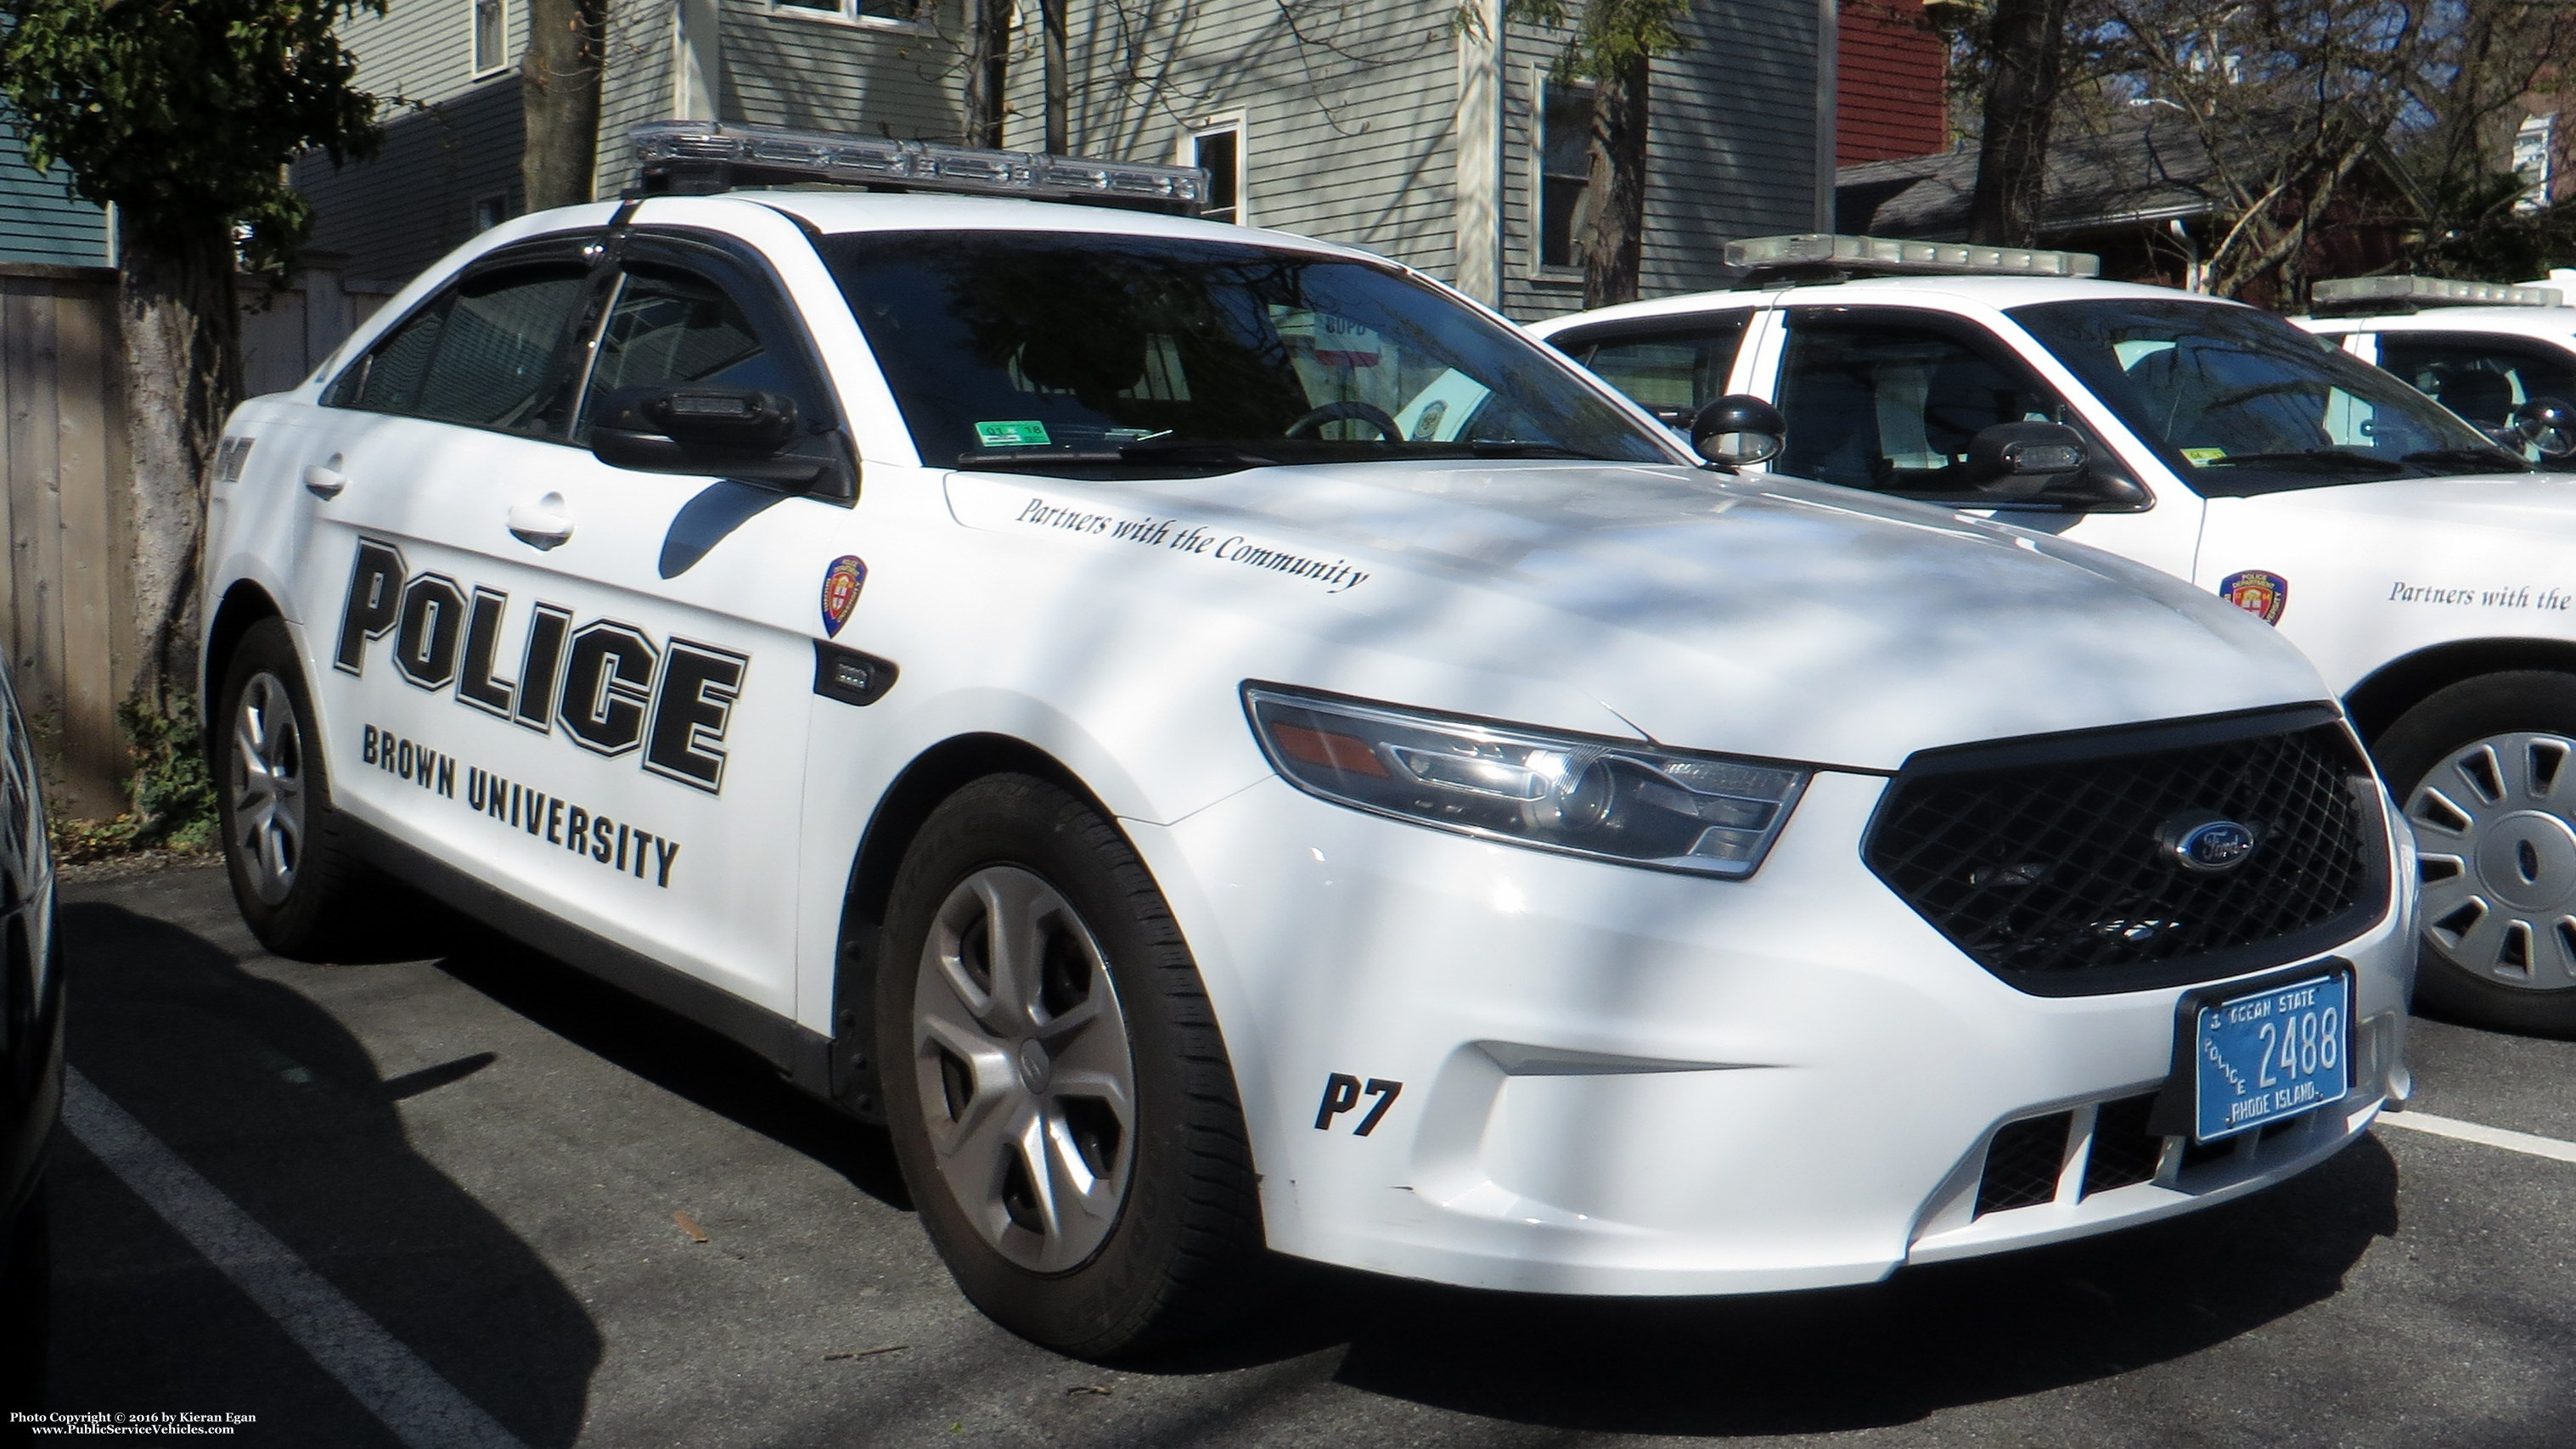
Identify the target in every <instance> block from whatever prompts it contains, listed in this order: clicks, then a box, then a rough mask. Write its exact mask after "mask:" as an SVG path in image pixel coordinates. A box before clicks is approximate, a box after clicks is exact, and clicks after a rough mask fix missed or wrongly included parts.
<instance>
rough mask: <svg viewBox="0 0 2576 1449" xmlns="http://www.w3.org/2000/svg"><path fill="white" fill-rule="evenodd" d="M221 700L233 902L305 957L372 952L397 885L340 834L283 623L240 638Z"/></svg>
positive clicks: (224, 819)
mask: <svg viewBox="0 0 2576 1449" xmlns="http://www.w3.org/2000/svg"><path fill="white" fill-rule="evenodd" d="M217 700H218V706H217V712H216V715H215V718H214V719H213V720H212V721H210V725H211V729H210V730H209V733H210V735H211V736H212V739H213V742H214V745H215V750H214V767H215V768H214V774H215V790H216V798H215V805H216V810H217V812H218V815H219V824H220V825H221V828H222V830H223V840H224V866H225V870H226V873H227V874H229V875H230V876H231V878H232V886H233V900H234V903H235V904H237V905H238V906H240V908H241V913H242V919H243V920H244V921H245V922H247V923H248V924H249V926H250V929H251V934H252V935H254V936H257V937H258V938H259V940H260V944H261V945H264V946H266V947H267V948H268V949H270V950H271V951H274V952H276V953H277V954H278V955H280V956H288V957H293V958H296V959H299V960H306V961H323V960H333V959H347V958H348V957H349V956H351V955H353V954H357V953H361V952H365V951H367V950H369V949H370V948H371V947H372V946H373V945H374V944H375V943H376V942H377V941H378V939H379V938H380V937H381V936H383V935H384V934H385V929H386V923H387V921H388V919H389V915H390V913H389V912H388V909H387V908H388V907H389V906H392V905H395V904H397V895H396V892H395V891H394V889H393V887H392V885H391V883H390V882H388V881H386V880H385V879H384V877H382V876H381V875H379V874H377V873H376V872H375V871H374V870H373V869H372V868H370V867H369V866H367V865H366V864H365V863H364V862H363V861H361V860H359V859H358V858H357V854H356V852H355V850H354V848H353V847H352V845H351V843H350V842H348V841H347V840H346V839H345V837H344V835H343V831H342V826H341V821H340V815H339V812H338V811H336V810H334V809H333V808H332V806H331V782H330V775H329V772H328V770H327V769H326V768H325V767H324V765H323V762H322V740H321V736H320V735H319V734H318V733H317V732H316V731H315V729H314V727H313V707H312V703H311V701H310V700H309V699H308V698H307V696H306V694H305V687H304V671H303V668H302V667H301V665H300V664H299V663H298V662H297V660H296V657H295V646H294V643H293V641H292V640H291V639H290V638H289V637H288V635H287V632H286V626H285V625H284V624H282V623H280V622H279V621H277V620H275V619H263V620H261V621H260V622H259V623H257V624H254V625H252V626H251V628H250V630H249V632H247V633H245V634H244V635H243V636H242V640H241V644H240V646H239V647H238V648H237V649H235V650H234V652H233V657H232V662H231V664H230V666H229V667H228V668H226V670H225V671H224V683H223V691H222V693H221V694H220V695H218V696H217Z"/></svg>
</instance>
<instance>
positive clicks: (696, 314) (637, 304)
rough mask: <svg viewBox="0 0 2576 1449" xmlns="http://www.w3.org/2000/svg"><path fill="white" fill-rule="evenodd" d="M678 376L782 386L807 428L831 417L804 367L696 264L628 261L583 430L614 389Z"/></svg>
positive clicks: (604, 332)
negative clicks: (771, 341) (690, 266)
mask: <svg viewBox="0 0 2576 1449" xmlns="http://www.w3.org/2000/svg"><path fill="white" fill-rule="evenodd" d="M680 383H709V384H713V385H717V386H722V387H756V388H761V389H764V390H766V391H769V392H775V393H783V394H785V395H786V396H788V397H791V398H794V399H795V400H796V413H797V417H798V418H799V419H800V420H802V421H803V422H804V423H805V424H806V425H807V426H808V427H810V426H811V425H812V424H813V423H815V422H816V421H817V420H828V419H829V418H830V417H831V411H830V409H829V408H828V407H826V406H825V405H824V399H823V396H822V393H821V389H820V388H819V387H817V386H816V385H815V384H814V383H813V381H812V380H811V378H810V377H808V376H807V373H806V369H805V368H804V367H802V366H800V365H798V364H797V363H796V362H795V361H794V360H793V359H792V358H791V357H783V356H782V355H781V351H780V349H779V348H776V347H772V346H770V345H769V344H768V342H767V341H766V340H765V339H764V338H763V337H762V336H761V333H760V329H759V328H758V327H757V326H756V325H755V324H754V323H753V322H752V320H751V318H750V317H749V316H748V315H747V314H746V313H745V311H744V309H743V307H742V304H741V303H740V302H739V301H737V300H736V299H735V298H734V297H733V296H732V295H731V294H730V293H728V292H727V291H726V289H725V288H724V287H722V286H719V285H718V284H717V283H715V282H714V281H711V280H709V279H708V278H707V277H705V276H702V275H700V274H699V273H697V272H695V271H693V270H688V269H684V268H680V267H675V266H669V265H665V264H660V263H644V262H638V263H630V264H628V266H627V268H626V275H625V277H624V278H623V279H622V281H621V282H620V284H619V286H618V291H617V300H616V301H615V303H614V304H612V305H611V306H610V308H609V311H608V318H607V321H606V323H605V325H603V327H602V328H601V330H600V336H599V350H598V354H597V356H596V358H595V360H594V361H593V362H592V364H591V370H590V385H589V387H588V389H587V390H586V391H585V392H584V394H583V398H582V421H581V429H580V432H579V434H578V437H579V438H587V437H588V435H589V428H590V420H591V418H592V416H593V415H594V414H595V413H597V412H598V411H599V410H600V407H601V405H602V403H603V401H604V400H605V399H606V398H607V396H608V395H609V394H610V393H613V392H616V391H617V390H618V389H620V388H628V387H651V386H666V385H675V384H680Z"/></svg>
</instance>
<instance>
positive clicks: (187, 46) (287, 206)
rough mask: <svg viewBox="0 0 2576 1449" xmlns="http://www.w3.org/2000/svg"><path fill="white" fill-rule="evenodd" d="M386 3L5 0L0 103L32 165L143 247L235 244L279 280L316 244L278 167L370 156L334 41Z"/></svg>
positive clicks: (369, 116) (362, 104)
mask: <svg viewBox="0 0 2576 1449" xmlns="http://www.w3.org/2000/svg"><path fill="white" fill-rule="evenodd" d="M384 9H385V5H384V0H0V93H5V94H6V95H7V97H8V100H9V104H10V105H11V106H13V107H14V108H15V109H16V111H17V117H18V124H19V127H20V129H21V130H22V131H23V132H24V134H25V138H26V142H27V151H28V156H29V159H30V160H32V161H34V162H35V163H36V165H37V166H38V167H40V168H50V167H51V166H53V165H54V164H56V163H60V164H62V165H64V166H66V167H68V168H69V169H70V171H71V173H72V184H73V186H74V189H76V190H77V191H78V192H79V193H80V194H81V195H82V196H84V197H86V198H87V199H89V200H90V201H92V202H96V203H99V204H101V205H105V204H107V203H110V202H113V203H115V205H116V207H117V211H118V217H119V225H120V226H122V227H125V228H127V229H129V230H130V231H132V232H134V233H137V234H140V235H142V236H144V237H147V238H151V239H154V240H163V239H170V240H176V239H180V238H192V237H196V236H202V235H204V233H205V229H206V228H207V227H208V226H209V225H210V224H221V225H223V226H227V227H230V228H232V229H233V230H234V232H235V234H236V236H237V237H238V238H239V241H240V246H241V251H242V256H243V260H244V261H245V262H247V263H249V264H250V265H251V266H252V267H253V268H255V269H258V270H262V271H270V272H281V271H284V270H286V269H288V268H289V267H291V266H292V264H293V261H294V257H295V253H296V251H297V250H298V249H299V248H300V247H301V246H302V244H303V242H304V239H305V237H306V236H307V235H308V234H309V233H310V231H311V229H312V213H311V209H310V208H309V207H308V206H307V205H306V204H305V202H304V200H303V198H302V197H300V196H298V195H296V193H295V192H294V190H293V189H292V188H290V187H289V186H288V185H287V184H286V174H285V168H286V163H287V162H288V161H289V160H291V159H292V158H293V157H294V156H295V155H296V154H297V153H299V152H302V151H306V150H310V149H315V148H319V149H321V150H323V151H326V152H328V153H329V154H330V155H331V157H332V159H333V160H335V161H336V160H348V159H351V158H358V157H365V156H369V155H372V154H374V151H375V147H376V144H377V140H378V132H377V129H376V123H375V116H376V109H377V102H376V98H375V97H374V96H372V95H369V94H367V93H366V92H364V91H361V90H359V89H358V88H357V86H356V84H355V82H356V78H357V68H358V63H357V59H356V58H355V57H354V56H352V55H350V54H349V53H348V51H347V50H345V49H343V48H342V47H341V44H340V40H339V36H338V35H337V33H336V27H337V26H338V25H339V23H340V21H341V20H343V19H345V18H347V17H349V16H353V15H357V14H361V13H366V14H376V15H381V14H383V13H384Z"/></svg>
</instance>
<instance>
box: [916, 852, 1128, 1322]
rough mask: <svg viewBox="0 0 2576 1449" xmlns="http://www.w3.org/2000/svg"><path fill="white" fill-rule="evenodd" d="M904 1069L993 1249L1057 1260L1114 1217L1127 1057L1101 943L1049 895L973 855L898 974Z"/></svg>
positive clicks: (1124, 1173) (961, 1201) (1122, 1152)
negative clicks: (908, 985) (907, 1061)
mask: <svg viewBox="0 0 2576 1449" xmlns="http://www.w3.org/2000/svg"><path fill="white" fill-rule="evenodd" d="M912 1042H913V1070H914V1073H915V1080H916V1082H917V1084H918V1086H919V1091H920V1103H921V1113H922V1116H923V1118H924V1121H925V1125H927V1127H928V1128H929V1137H930V1145H931V1150H932V1152H933V1154H934V1155H935V1157H936V1160H937V1162H938V1167H939V1173H940V1176H941V1177H942V1178H943V1179H944V1180H945V1181H946V1183H947V1186H948V1189H949V1191H950V1192H951V1193H952V1194H954V1196H955V1198H956V1200H957V1203H958V1206H959V1207H960V1208H962V1209H963V1210H964V1212H965V1214H966V1217H967V1218H968V1219H969V1220H970V1221H971V1222H973V1223H974V1225H975V1228H976V1231H978V1232H979V1233H981V1234H982V1235H983V1237H984V1240H985V1241H986V1242H987V1243H989V1244H991V1245H992V1246H993V1247H994V1248H995V1249H996V1250H997V1251H999V1252H1000V1253H1001V1254H1002V1256H1003V1257H1005V1258H1007V1259H1009V1260H1010V1261H1011V1262H1013V1263H1016V1264H1018V1265H1019V1266H1020V1267H1022V1268H1026V1269H1029V1270H1031V1271H1033V1272H1039V1273H1061V1272H1068V1271H1071V1270H1072V1269H1074V1268H1078V1267H1080V1266H1081V1265H1082V1264H1083V1263H1085V1262H1087V1261H1088V1260H1089V1259H1090V1258H1091V1256H1092V1255H1093V1254H1094V1253H1096V1252H1098V1251H1099V1249H1100V1246H1101V1244H1102V1243H1104V1242H1106V1241H1107V1240H1108V1238H1109V1233H1110V1230H1111V1229H1112V1228H1114V1227H1116V1226H1117V1222H1118V1211H1119V1208H1120V1207H1121V1205H1122V1204H1123V1203H1124V1201H1125V1198H1126V1195H1127V1185H1128V1179H1129V1177H1130V1170H1131V1168H1132V1166H1133V1164H1134V1158H1135V1146H1134V1141H1135V1116H1136V1108H1135V1100H1136V1073H1135V1064H1134V1060H1133V1058H1132V1056H1131V1055H1130V1052H1129V1047H1128V1041H1127V1021H1126V1016H1125V1014H1124V1013H1123V1012H1122V1011H1121V1010H1120V1008H1119V1004H1118V993H1117V990H1116V988H1115V987H1114V986H1113V984H1112V983H1111V981H1110V977H1109V969H1108V962H1107V960H1106V958H1104V957H1103V956H1102V954H1101V950H1100V944H1099V942H1098V941H1097V940H1096V939H1095V938H1094V937H1093V935H1092V933H1091V931H1090V929H1089V928H1088V927H1086V926H1085V925H1084V924H1083V922H1082V919H1081V917H1080V915H1079V914H1077V913H1076V912H1075V910H1074V909H1073V907H1072V905H1071V904H1070V903H1069V902H1067V901H1066V900H1065V898H1064V897H1063V895H1061V894H1060V893H1058V892H1057V891H1056V889H1055V888H1054V887H1053V886H1051V885H1048V884H1047V883H1046V882H1045V881H1044V880H1043V879H1041V878H1039V877H1038V876H1037V875H1035V874H1033V873H1032V872H1030V871H1027V870H1023V869H1021V868H1019V867H1017V866H1008V865H997V866H987V867H985V868H984V869H982V870H979V871H976V872H975V873H974V874H972V875H969V876H968V877H966V879H964V880H962V881H960V882H958V884H957V886H956V888H955V889H953V890H951V891H950V892H949V893H948V898H947V899H946V900H945V901H943V902H942V903H941V904H940V907H939V911H938V914H937V915H936V916H935V917H934V918H933V920H932V922H931V927H930V934H929V939H928V940H926V941H924V942H923V944H922V952H921V962H920V966H919V970H918V974H917V975H916V977H915V979H914V984H913V1003H912Z"/></svg>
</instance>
